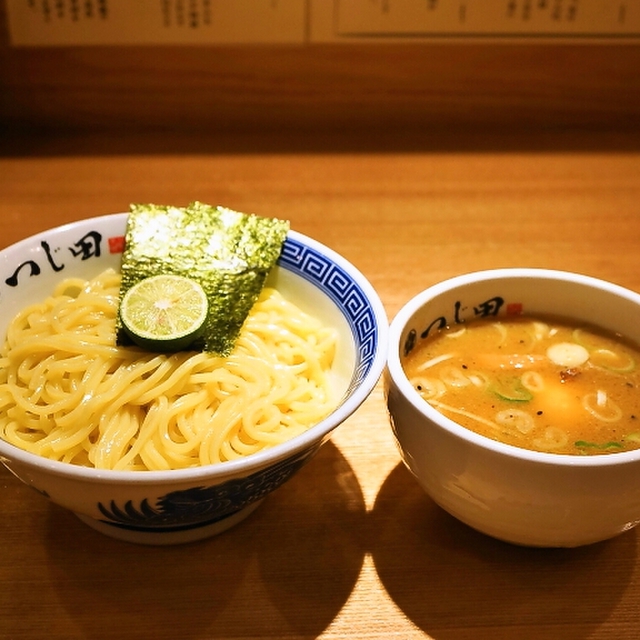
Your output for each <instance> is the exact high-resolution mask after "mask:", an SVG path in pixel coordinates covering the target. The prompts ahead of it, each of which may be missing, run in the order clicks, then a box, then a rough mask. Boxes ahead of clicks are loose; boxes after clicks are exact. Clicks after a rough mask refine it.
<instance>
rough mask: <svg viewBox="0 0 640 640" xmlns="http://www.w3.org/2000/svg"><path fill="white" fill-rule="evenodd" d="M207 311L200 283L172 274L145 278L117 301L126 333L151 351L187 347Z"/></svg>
mask: <svg viewBox="0 0 640 640" xmlns="http://www.w3.org/2000/svg"><path fill="white" fill-rule="evenodd" d="M208 311H209V302H208V300H207V294H206V293H205V291H204V289H203V288H202V287H201V286H200V284H199V283H198V282H196V281H195V280H191V279H190V278H187V277H185V276H179V275H173V274H163V275H157V276H150V277H148V278H144V280H141V281H140V282H138V283H137V284H135V285H133V286H132V287H131V288H130V289H129V290H128V291H127V293H126V294H125V295H124V297H123V298H122V300H121V302H120V318H121V320H122V325H123V326H124V328H125V330H126V332H127V333H128V334H129V337H130V338H131V339H132V340H133V342H135V343H136V344H138V345H139V346H141V347H143V348H145V349H149V350H151V351H162V352H167V351H180V350H183V349H186V348H188V347H189V345H190V344H191V343H192V342H193V341H194V340H196V339H197V338H198V337H199V336H200V335H202V332H203V330H204V326H205V322H206V320H207V313H208Z"/></svg>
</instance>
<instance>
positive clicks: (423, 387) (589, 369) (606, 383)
mask: <svg viewBox="0 0 640 640" xmlns="http://www.w3.org/2000/svg"><path fill="white" fill-rule="evenodd" d="M639 365H640V350H639V349H638V348H637V347H636V346H635V345H633V344H630V343H628V342H626V341H625V340H624V339H622V338H621V337H620V336H617V335H615V334H611V333H607V332H605V331H603V330H601V329H599V328H598V327H593V326H586V327H583V326H580V327H578V326H577V325H576V324H575V323H572V322H570V321H569V320H567V319H563V318H549V317H539V318H533V317H525V316H516V317H507V318H500V319H497V318H492V319H481V320H474V321H471V322H468V323H463V324H458V325H453V326H450V327H447V328H444V329H442V330H440V331H438V332H437V333H434V334H432V335H430V336H428V337H427V338H426V339H424V340H423V341H422V342H421V343H420V344H418V345H416V347H415V349H413V350H412V351H411V353H410V354H409V355H408V356H407V357H406V358H405V359H404V361H403V367H404V370H405V373H406V375H407V377H408V378H409V380H410V381H411V383H412V384H413V386H414V388H415V389H416V390H417V391H418V393H420V395H421V396H422V397H423V398H424V399H425V400H426V401H427V402H429V403H430V404H431V405H432V406H433V407H434V408H436V409H437V410H438V411H440V412H441V413H443V414H444V415H446V416H447V417H449V418H451V419H452V420H454V421H456V422H457V423H458V424H460V425H462V426H464V427H466V428H467V429H471V430H472V431H475V432H477V433H479V434H482V435H484V436H487V437H489V438H492V439H494V440H498V441H501V442H504V443H506V444H510V445H514V446H517V447H523V448H526V449H532V450H535V451H542V452H547V453H558V454H576V455H594V454H609V453H615V452H620V451H629V450H632V449H638V448H640V366H639Z"/></svg>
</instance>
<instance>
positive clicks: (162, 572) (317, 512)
mask: <svg viewBox="0 0 640 640" xmlns="http://www.w3.org/2000/svg"><path fill="white" fill-rule="evenodd" d="M366 521H367V518H366V510H365V505H364V500H363V496H362V493H361V490H360V486H359V485H358V483H357V481H356V478H355V476H354V474H353V472H352V470H351V468H350V466H349V465H348V463H347V462H346V460H345V459H344V458H343V456H342V454H341V453H340V452H339V450H338V449H337V448H336V447H335V446H334V445H332V444H331V443H328V444H327V445H325V446H324V447H323V448H322V449H321V450H320V452H319V453H318V454H317V456H316V457H315V458H314V459H313V460H312V461H311V462H310V463H309V464H308V465H307V466H306V467H305V468H303V469H302V470H301V471H300V472H299V474H298V475H296V476H295V477H294V478H293V479H292V480H290V481H289V482H288V483H286V484H285V485H284V486H283V487H281V488H280V489H278V490H277V491H276V492H274V493H273V494H271V495H270V496H269V497H268V498H267V499H266V500H265V503H264V504H263V505H262V506H261V507H260V508H259V509H258V510H257V511H256V512H255V513H254V514H252V515H251V516H250V517H249V518H248V519H247V520H245V521H244V522H243V523H241V524H239V525H238V526H237V527H235V528H234V529H231V530H229V531H227V532H225V533H223V534H221V535H219V536H216V537H213V538H209V539H208V540H204V541H201V542H197V543H192V544H187V545H179V546H172V547H148V546H140V545H134V544H130V543H125V542H120V541H117V540H113V539H111V538H107V537H105V536H103V535H101V534H98V533H96V532H94V531H93V530H92V529H90V528H89V527H87V526H86V525H84V524H82V523H81V522H80V521H79V520H78V519H77V518H75V516H73V515H72V514H70V513H68V512H65V511H63V510H61V509H58V508H53V507H52V508H51V512H50V521H49V531H48V553H49V560H48V567H49V570H50V574H51V577H50V583H51V585H52V587H51V588H52V589H55V590H56V597H57V599H58V600H59V601H60V602H61V604H62V606H63V607H64V609H65V610H66V616H62V617H66V618H69V619H71V621H72V623H73V625H74V627H79V628H81V629H82V632H83V635H82V636H80V637H87V638H92V639H94V640H103V639H107V638H118V639H119V640H128V639H129V638H136V640H141V639H147V638H149V639H151V638H153V640H160V639H162V638H171V639H172V640H173V639H175V638H180V639H181V640H189V639H192V638H201V637H207V638H231V637H237V636H240V637H253V636H255V637H258V636H260V635H262V634H264V633H265V632H267V635H268V636H269V637H274V638H275V637H286V636H295V637H309V638H314V637H316V636H317V635H319V634H320V633H322V631H323V630H324V629H325V628H326V627H327V626H328V625H329V624H330V623H331V621H332V620H333V619H334V618H335V616H336V615H337V614H338V612H339V611H340V610H341V608H342V607H343V606H344V603H345V602H346V600H347V599H348V597H349V595H350V594H351V592H352V590H353V587H354V585H355V583H356V581H357V579H358V576H359V573H360V569H361V566H362V563H363V558H364V553H365V548H364V544H363V543H362V540H363V539H364V538H365V536H364V534H363V530H364V528H365V527H366ZM57 617H58V618H60V616H57ZM68 635H69V636H70V635H71V634H68ZM74 637H75V636H74Z"/></svg>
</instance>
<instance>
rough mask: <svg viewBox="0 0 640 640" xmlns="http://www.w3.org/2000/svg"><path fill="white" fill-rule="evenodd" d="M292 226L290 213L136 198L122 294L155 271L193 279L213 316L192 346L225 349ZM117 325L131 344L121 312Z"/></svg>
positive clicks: (220, 351) (122, 337) (119, 333)
mask: <svg viewBox="0 0 640 640" xmlns="http://www.w3.org/2000/svg"><path fill="white" fill-rule="evenodd" d="M288 231H289V223H288V222H287V221H285V220H279V219H277V218H265V217H261V216H257V215H255V214H246V213H240V212H238V211H233V210H231V209H227V208H224V207H218V206H211V205H207V204H203V203H201V202H193V203H191V204H190V205H188V206H187V207H174V206H164V205H156V204H134V205H131V211H130V214H129V219H128V222H127V230H126V236H125V249H124V252H123V254H122V266H121V270H122V284H121V287H120V298H121V299H122V296H124V294H125V293H126V291H127V290H128V289H129V288H130V287H132V286H133V285H134V284H136V283H138V282H140V281H141V280H143V279H144V278H147V277H149V276H153V275H158V274H177V275H182V276H187V277H189V278H191V279H193V280H196V281H197V282H199V283H200V285H201V286H202V288H203V289H204V290H205V292H206V294H207V298H208V300H209V316H208V318H207V322H206V325H205V330H204V334H203V336H202V338H201V339H199V341H198V342H196V343H194V344H192V345H190V347H189V349H190V350H200V351H208V352H213V353H216V354H218V355H221V356H227V355H229V353H230V352H231V350H232V349H233V346H234V344H235V341H236V339H237V337H238V334H239V332H240V329H241V327H242V324H243V323H244V320H245V318H246V317H247V314H248V313H249V311H250V310H251V307H252V306H253V304H254V302H255V301H256V300H257V298H258V296H259V295H260V292H261V291H262V288H263V286H264V282H265V280H266V277H267V275H268V274H269V272H270V270H271V269H272V267H273V266H274V265H275V263H276V260H277V259H278V256H279V255H280V252H281V250H282V245H283V243H284V241H285V238H286V236H287V232H288ZM116 330H117V333H116V339H117V343H118V344H120V345H124V344H131V343H130V339H129V337H128V336H127V335H126V332H125V330H124V328H123V327H122V325H121V323H120V319H119V318H118V323H117V327H116Z"/></svg>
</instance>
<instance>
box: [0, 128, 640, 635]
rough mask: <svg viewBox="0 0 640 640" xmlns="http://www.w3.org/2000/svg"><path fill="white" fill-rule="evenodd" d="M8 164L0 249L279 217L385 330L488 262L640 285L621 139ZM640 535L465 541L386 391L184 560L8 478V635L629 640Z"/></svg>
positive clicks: (632, 146)
mask: <svg viewBox="0 0 640 640" xmlns="http://www.w3.org/2000/svg"><path fill="white" fill-rule="evenodd" d="M0 151H1V153H0V194H1V195H0V246H6V245H9V244H11V243H13V242H15V241H17V240H19V239H21V238H23V237H25V236H27V235H30V234H31V233H34V232H36V231H39V230H42V229H45V228H47V227H50V226H54V225H58V224H61V223H65V222H69V221H72V220H77V219H80V218H84V217H88V216H94V215H99V214H105V213H113V212H118V211H123V210H126V209H127V208H128V206H129V203H131V202H156V203H161V204H169V203H171V204H186V203H187V202H189V201H191V200H201V201H204V202H209V203H212V204H223V205H226V206H229V207H232V208H236V209H239V210H243V211H247V212H255V213H259V214H263V215H275V216H279V217H283V218H288V219H289V220H290V221H291V224H292V227H293V228H294V229H296V230H297V231H300V232H302V233H305V234H308V235H310V236H313V237H314V238H316V239H318V240H319V241H321V242H323V243H325V244H327V245H329V246H330V247H332V248H333V249H335V250H337V251H338V252H340V253H341V254H343V255H344V256H345V257H346V258H348V259H349V260H351V261H352V262H354V263H355V264H356V265H357V266H358V267H359V268H360V269H361V270H362V271H363V272H364V274H365V275H366V276H367V277H368V278H369V279H370V281H371V282H372V284H373V285H374V286H375V287H376V288H377V290H378V292H379V293H380V296H381V298H382V300H383V302H384V304H385V307H386V309H387V312H388V314H389V318H391V317H393V316H394V314H395V313H396V312H397V311H398V310H399V308H400V306H401V305H402V304H403V303H404V302H405V301H406V300H407V299H408V298H410V297H411V296H412V295H414V294H416V293H417V292H419V291H420V290H422V289H424V288H425V287H427V286H429V285H431V284H433V283H435V282H437V281H439V280H442V279H444V278H447V277H450V276H454V275H457V274H460V273H463V272H467V271H472V270H478V269H486V268H494V267H508V266H528V267H548V268H558V269H568V270H572V271H578V272H582V273H585V274H589V275H592V276H598V277H601V278H605V279H609V280H611V281H613V282H616V283H618V284H621V285H624V286H626V287H629V288H631V289H635V290H637V291H640V268H639V267H640V257H639V256H638V252H639V251H640V142H639V140H638V138H637V137H635V138H634V136H630V135H628V134H624V135H614V134H606V133H600V134H591V135H586V134H581V133H579V132H576V133H573V134H567V133H555V134H554V133H545V134H540V135H538V134H531V135H520V136H518V135H507V134H504V135H497V134H496V135H489V134H486V135H468V136H463V135H460V136H458V137H451V136H446V135H442V134H440V135H433V136H425V138H424V139H423V140H421V141H420V140H416V139H415V137H414V136H412V135H411V134H407V136H406V137H405V138H402V137H400V138H395V139H394V140H386V141H385V140H383V139H380V140H377V141H374V142H372V141H367V142H364V143H362V142H361V143H360V144H358V143H356V144H348V143H346V142H345V141H344V140H342V142H341V141H340V139H339V138H336V139H334V140H326V139H322V140H319V141H318V140H316V141H315V142H312V141H309V140H306V139H301V138H294V139H290V140H279V139H277V138H273V139H271V140H257V139H252V140H238V139H236V140H223V139H220V138H216V139H215V140H207V139H206V138H200V137H194V138H193V139H177V138H176V139H172V138H170V137H163V138H162V139H144V138H140V139H138V138H135V137H129V138H126V139H123V140H117V139H114V138H109V139H105V138H101V137H100V136H94V137H86V138H78V139H69V138H64V139H63V138H59V139H47V140H41V139H36V138H32V139H29V138H22V139H20V138H18V139H14V140H13V141H8V142H7V141H5V143H4V144H3V146H2V149H1V150H0ZM612 499H615V496H612ZM639 535H640V533H639V532H637V531H635V530H632V531H630V532H627V533H625V534H624V535H621V536H619V537H618V538H616V539H613V540H610V541H607V542H603V543H600V544H597V545H593V546H590V547H585V548H579V549H568V550H567V549H565V550H557V549H556V550H554V549H546V550H540V549H527V548H519V547H514V546H510V545H507V544H504V543H501V542H498V541H495V540H493V539H490V538H488V537H485V536H483V535H481V534H478V533H476V532H474V531H472V530H470V529H469V528H467V527H465V526H463V525H462V524H460V523H458V522H457V521H455V520H454V519H452V518H451V517H449V516H448V515H447V514H445V513H444V512H442V511H441V510H439V509H438V508H437V507H436V506H435V505H434V504H433V503H432V502H431V501H430V499H429V498H428V497H427V496H426V495H425V494H424V493H423V492H422V491H421V490H420V489H419V488H418V486H417V484H416V483H415V481H414V480H413V479H412V478H411V477H410V475H409V474H408V472H407V471H406V470H405V469H404V467H403V466H402V465H401V464H400V459H399V456H398V453H397V451H396V448H395V444H394V442H393V440H392V436H391V431H390V427H389V423H388V419H387V415H386V412H385V406H384V400H383V395H382V390H381V387H380V386H378V387H377V388H376V390H375V391H374V393H373V394H372V395H371V396H370V398H369V399H368V400H367V401H366V402H365V403H364V405H363V406H362V407H361V408H360V409H359V410H358V411H357V413H356V414H355V415H353V416H352V417H351V418H350V419H349V420H348V421H347V422H346V423H344V424H343V425H342V426H341V427H339V429H338V430H337V431H336V432H335V435H334V437H333V438H332V440H331V442H330V443H329V444H327V445H326V446H325V447H324V448H323V449H322V450H321V452H320V453H319V455H318V456H317V457H316V458H315V459H314V460H313V461H312V462H311V463H310V464H309V465H308V466H307V467H306V468H305V469H304V470H303V471H302V472H301V473H300V474H299V475H297V476H296V477H294V478H293V479H292V480H291V481H290V482H289V483H288V484H286V485H285V486H284V487H282V488H281V489H280V490H278V491H277V492H276V493H274V494H272V495H271V496H270V497H269V498H268V499H267V500H266V501H265V503H264V504H263V505H262V506H261V507H260V508H259V509H258V510H257V511H256V512H255V513H254V514H252V515H251V516H250V517H249V518H248V519H247V520H246V521H244V522H243V523H242V524H240V525H238V526H237V527H236V528H234V529H232V530H230V531H227V532H226V533H223V534H222V535H220V536H217V537H214V538H210V539H208V540H205V541H202V542H198V543H194V544H189V545H184V546H176V547H162V548H156V547H143V546H137V545H133V544H128V543H124V542H119V541H115V540H112V539H110V538H107V537H104V536H102V535H101V534H99V533H96V532H95V531H93V530H92V529H90V528H88V527H87V526H86V525H84V524H83V523H81V522H80V521H79V520H78V519H77V518H76V517H75V516H74V515H72V514H70V513H68V512H66V511H64V510H62V509H60V508H58V507H56V506H54V505H51V504H50V503H49V502H47V501H46V500H45V499H44V498H43V497H41V496H40V495H37V494H36V493H35V492H33V491H31V490H30V489H28V488H27V487H26V486H23V485H22V484H21V483H20V482H18V481H17V480H16V479H15V478H14V477H13V476H11V475H10V474H9V473H8V472H7V471H5V470H4V468H3V469H2V470H0V540H1V544H0V638H2V639H3V640H5V639H6V640H13V639H28V640H38V639H40V638H47V639H52V638H55V639H58V638H60V639H65V640H73V639H80V638H82V639H91V640H102V639H111V638H114V639H115V638H117V639H119V640H129V639H133V638H136V639H147V638H148V639H153V640H162V639H165V638H166V639H169V638H170V639H172V640H173V639H178V638H179V639H181V640H200V639H206V638H233V639H235V640H249V639H251V640H258V639H263V638H269V639H276V638H278V639H279V638H285V639H286V638H327V639H328V638H358V639H368V638H376V639H377V638H380V639H392V638H402V639H413V638H425V637H427V638H434V639H436V640H461V639H470V638H474V639H475V638H481V639H484V638H492V639H501V638H517V639H518V640H523V639H535V640H537V639H543V638H544V639H545V640H548V639H549V638H554V639H555V638H562V639H570V640H572V639H583V638H584V639H586V638H589V639H601V638H602V639H604V638H616V639H620V638H638V637H640V607H639V606H638V602H639V601H640V558H639V557H638V541H639V538H638V536H639Z"/></svg>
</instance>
